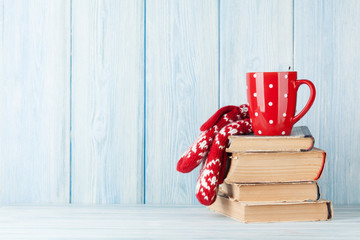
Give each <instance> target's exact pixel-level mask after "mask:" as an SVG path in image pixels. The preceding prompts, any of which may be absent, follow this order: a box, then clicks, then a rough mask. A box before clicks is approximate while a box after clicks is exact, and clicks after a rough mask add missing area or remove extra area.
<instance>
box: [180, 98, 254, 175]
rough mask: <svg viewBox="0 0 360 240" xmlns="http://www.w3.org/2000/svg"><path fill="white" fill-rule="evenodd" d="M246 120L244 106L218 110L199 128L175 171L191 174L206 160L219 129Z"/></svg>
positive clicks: (246, 111)
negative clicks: (196, 135)
mask: <svg viewBox="0 0 360 240" xmlns="http://www.w3.org/2000/svg"><path fill="white" fill-rule="evenodd" d="M247 118H249V112H248V106H247V105H246V104H243V105H240V107H237V106H225V107H222V108H220V109H219V110H218V111H217V112H216V113H215V114H214V115H213V116H211V117H210V118H209V120H208V121H206V122H205V123H204V124H203V125H202V126H201V128H200V130H201V131H202V132H201V133H200V135H199V136H198V137H197V139H196V140H195V142H193V144H192V145H191V146H190V147H189V148H188V149H187V150H186V152H185V153H184V154H183V155H182V156H181V158H180V160H179V161H178V163H177V167H176V169H177V170H178V171H179V172H182V173H188V172H191V171H192V170H193V169H194V168H196V167H197V166H198V165H199V164H200V163H202V162H203V161H204V160H205V159H206V157H207V155H208V152H209V150H210V147H211V145H212V143H213V139H214V137H215V135H216V134H217V133H218V131H219V130H220V129H222V128H223V127H224V126H226V125H227V124H229V123H232V122H235V121H238V120H241V119H247Z"/></svg>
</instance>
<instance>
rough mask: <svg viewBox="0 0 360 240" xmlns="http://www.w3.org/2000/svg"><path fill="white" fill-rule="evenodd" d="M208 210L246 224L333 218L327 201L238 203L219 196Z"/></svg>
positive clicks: (329, 203) (331, 209) (331, 208)
mask: <svg viewBox="0 0 360 240" xmlns="http://www.w3.org/2000/svg"><path fill="white" fill-rule="evenodd" d="M208 208H209V209H210V210H213V211H215V212H218V213H221V214H223V215H226V216H228V217H231V218H233V219H236V220H239V221H241V222H244V223H252V222H281V221H320V220H329V219H331V218H332V216H333V207H332V204H331V202H330V201H327V200H318V201H306V202H286V203H282V202H238V201H234V200H231V199H230V198H229V197H226V196H222V195H218V196H217V198H216V201H215V202H214V203H213V204H212V205H210V206H208Z"/></svg>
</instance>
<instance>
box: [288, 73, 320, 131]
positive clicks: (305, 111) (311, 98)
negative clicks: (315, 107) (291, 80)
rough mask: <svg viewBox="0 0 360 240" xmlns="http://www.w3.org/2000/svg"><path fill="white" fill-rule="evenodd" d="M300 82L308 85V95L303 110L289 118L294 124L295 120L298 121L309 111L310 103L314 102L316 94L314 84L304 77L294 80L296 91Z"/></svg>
mask: <svg viewBox="0 0 360 240" xmlns="http://www.w3.org/2000/svg"><path fill="white" fill-rule="evenodd" d="M301 84H306V85H308V87H309V88H310V97H309V100H308V101H307V103H306V105H305V107H304V108H303V110H301V112H300V113H299V114H298V115H296V116H295V117H293V118H292V120H291V122H292V124H295V123H296V122H297V121H299V120H300V119H301V118H302V117H303V116H304V115H305V114H306V113H307V112H308V111H309V109H310V108H311V105H312V104H313V103H314V100H315V96H316V90H315V86H314V84H313V83H312V82H310V81H309V80H306V79H301V80H296V82H295V87H296V91H298V89H299V87H300V85H301Z"/></svg>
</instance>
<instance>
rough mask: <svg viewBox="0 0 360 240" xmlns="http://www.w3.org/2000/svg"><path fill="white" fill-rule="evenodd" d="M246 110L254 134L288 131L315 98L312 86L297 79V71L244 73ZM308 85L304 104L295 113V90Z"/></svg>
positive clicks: (270, 134)
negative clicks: (302, 107)
mask: <svg viewBox="0 0 360 240" xmlns="http://www.w3.org/2000/svg"><path fill="white" fill-rule="evenodd" d="M246 84H247V85H246V86H247V98H248V103H249V114H250V119H251V122H252V127H253V131H254V133H255V135H263V136H277V135H290V133H291V130H292V127H293V125H294V124H295V123H296V122H297V121H299V120H300V119H301V118H302V117H303V116H304V115H305V114H306V113H307V111H309V109H310V107H311V105H312V104H313V103H314V100H315V95H316V91H315V86H314V84H313V83H312V82H310V81H309V80H303V79H302V80H297V72H295V71H289V72H249V73H246ZM301 84H306V85H308V86H309V88H310V97H309V100H308V102H307V103H306V105H305V107H304V109H303V110H301V112H300V113H299V114H298V115H296V116H295V109H296V98H297V90H298V88H299V86H300V85H301Z"/></svg>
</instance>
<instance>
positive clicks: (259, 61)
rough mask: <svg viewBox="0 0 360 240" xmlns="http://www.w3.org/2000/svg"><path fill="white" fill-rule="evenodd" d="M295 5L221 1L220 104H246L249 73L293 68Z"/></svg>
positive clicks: (279, 0)
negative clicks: (247, 74) (247, 73)
mask: <svg viewBox="0 0 360 240" xmlns="http://www.w3.org/2000/svg"><path fill="white" fill-rule="evenodd" d="M292 13H293V4H292V1H288V0H275V1H274V0H267V1H263V0H256V1H251V0H241V1H238V0H221V1H220V106H224V105H240V104H243V103H246V102H247V100H246V72H252V71H258V72H260V71H287V70H288V69H289V67H291V68H292V69H293V14H292Z"/></svg>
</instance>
